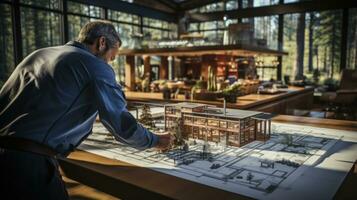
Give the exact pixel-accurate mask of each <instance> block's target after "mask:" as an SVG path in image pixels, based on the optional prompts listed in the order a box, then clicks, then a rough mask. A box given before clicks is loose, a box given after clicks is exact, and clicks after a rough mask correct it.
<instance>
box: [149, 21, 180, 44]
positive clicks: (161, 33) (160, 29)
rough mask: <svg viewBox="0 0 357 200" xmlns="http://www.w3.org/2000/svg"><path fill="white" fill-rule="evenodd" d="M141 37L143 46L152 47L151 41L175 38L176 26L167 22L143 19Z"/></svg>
mask: <svg viewBox="0 0 357 200" xmlns="http://www.w3.org/2000/svg"><path fill="white" fill-rule="evenodd" d="M143 35H144V43H145V46H150V47H154V46H156V45H157V43H154V42H153V41H158V40H164V39H176V38H177V25H176V24H175V23H170V22H167V21H162V20H158V19H153V18H147V17H143Z"/></svg>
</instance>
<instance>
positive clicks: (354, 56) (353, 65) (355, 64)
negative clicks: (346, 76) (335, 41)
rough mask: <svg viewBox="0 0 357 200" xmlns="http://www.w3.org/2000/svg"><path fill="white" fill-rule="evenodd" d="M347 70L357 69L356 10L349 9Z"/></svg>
mask: <svg viewBox="0 0 357 200" xmlns="http://www.w3.org/2000/svg"><path fill="white" fill-rule="evenodd" d="M348 20H349V21H348V35H347V40H348V41H347V68H349V69H357V8H353V9H349V19H348Z"/></svg>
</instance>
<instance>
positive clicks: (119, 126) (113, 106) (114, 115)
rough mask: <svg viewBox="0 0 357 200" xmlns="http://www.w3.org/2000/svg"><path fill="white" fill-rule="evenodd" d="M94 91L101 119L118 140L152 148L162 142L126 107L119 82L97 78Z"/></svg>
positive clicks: (143, 147)
mask: <svg viewBox="0 0 357 200" xmlns="http://www.w3.org/2000/svg"><path fill="white" fill-rule="evenodd" d="M94 91H95V99H96V103H97V106H98V111H99V118H100V121H101V122H102V123H103V125H104V126H105V127H106V128H107V129H108V130H109V131H110V132H111V133H112V134H113V135H114V137H115V138H116V140H118V141H120V142H122V143H125V144H128V145H130V146H132V147H135V148H138V149H146V148H151V147H155V146H157V145H158V144H160V143H162V141H161V142H158V141H159V136H158V135H155V134H153V133H151V132H150V131H148V130H147V129H146V128H144V127H143V126H142V125H141V124H139V123H137V122H136V119H135V118H134V117H133V116H132V115H131V114H130V113H129V111H128V110H127V109H126V101H125V99H124V97H123V92H122V90H121V87H120V86H119V85H118V84H116V83H115V84H113V83H108V82H106V81H105V80H95V81H94Z"/></svg>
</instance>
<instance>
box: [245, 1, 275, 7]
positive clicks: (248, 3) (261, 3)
mask: <svg viewBox="0 0 357 200" xmlns="http://www.w3.org/2000/svg"><path fill="white" fill-rule="evenodd" d="M278 3H279V0H243V8H252V7H260V6H270V5H276V4H278Z"/></svg>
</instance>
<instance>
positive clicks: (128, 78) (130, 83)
mask: <svg viewBox="0 0 357 200" xmlns="http://www.w3.org/2000/svg"><path fill="white" fill-rule="evenodd" d="M134 59H135V58H134V56H126V59H125V86H126V87H127V89H128V90H129V91H133V90H134V89H135V66H134V65H135V60H134Z"/></svg>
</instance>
